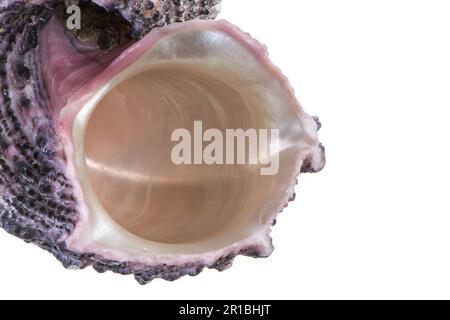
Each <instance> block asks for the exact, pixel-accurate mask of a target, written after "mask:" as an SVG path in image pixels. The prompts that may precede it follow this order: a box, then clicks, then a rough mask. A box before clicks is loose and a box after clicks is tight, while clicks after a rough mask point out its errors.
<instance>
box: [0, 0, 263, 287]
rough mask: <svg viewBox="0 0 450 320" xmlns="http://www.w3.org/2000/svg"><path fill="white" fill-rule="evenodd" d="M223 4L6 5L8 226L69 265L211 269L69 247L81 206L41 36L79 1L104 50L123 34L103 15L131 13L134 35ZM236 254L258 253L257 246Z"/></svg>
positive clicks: (0, 46)
mask: <svg viewBox="0 0 450 320" xmlns="http://www.w3.org/2000/svg"><path fill="white" fill-rule="evenodd" d="M219 2H220V0H185V1H181V0H163V1H125V0H95V1H62V0H50V1H42V0H32V1H13V0H7V1H2V2H1V3H0V90H1V97H0V167H1V171H0V195H1V197H0V227H2V228H3V229H4V230H6V231H7V232H8V233H10V234H13V235H15V236H17V237H19V238H21V239H23V240H25V241H26V242H30V243H34V244H36V245H38V246H39V247H41V248H43V249H45V250H48V251H49V252H51V253H52V254H53V255H54V256H55V257H56V258H57V259H58V260H59V261H61V263H62V264H63V265H64V266H65V267H66V268H84V267H86V266H89V265H92V266H93V267H94V268H95V270H97V271H98V272H105V271H108V270H110V271H113V272H117V273H120V274H134V276H135V278H136V280H137V281H138V282H139V283H141V284H145V283H147V282H149V281H151V280H153V279H154V278H162V279H166V280H175V279H178V278H179V277H181V276H183V275H196V274H198V273H199V272H201V270H202V269H203V268H204V267H205V266H203V265H202V264H201V263H192V264H186V265H183V266H168V265H160V266H145V265H142V264H133V263H129V262H118V261H111V260H106V259H103V258H102V257H101V256H98V255H95V254H92V253H82V254H80V253H76V252H72V251H70V250H68V248H67V247H66V245H65V239H66V238H67V237H68V236H69V235H70V234H71V233H72V232H73V230H74V228H75V227H76V224H77V218H78V216H79V214H78V206H77V199H75V197H74V194H73V188H72V185H71V182H70V181H69V180H68V179H67V178H66V176H65V166H66V159H65V155H64V152H63V151H62V147H61V142H60V140H59V138H58V134H57V129H56V118H57V115H58V114H57V111H58V110H55V106H54V105H52V103H51V102H52V99H51V95H52V92H49V88H47V87H46V85H45V83H46V82H45V79H44V78H45V75H44V74H43V72H42V67H41V66H42V65H43V64H44V65H45V61H41V59H42V57H41V54H40V50H39V41H40V39H41V33H42V30H43V28H44V27H45V26H46V25H47V24H48V23H49V21H50V20H51V19H52V17H55V16H57V15H63V14H64V12H65V8H66V7H67V6H68V5H71V4H78V5H80V6H84V8H87V7H91V9H92V8H94V9H93V10H91V9H89V10H90V11H89V12H90V17H91V19H92V20H91V21H85V23H86V24H87V26H90V27H91V28H92V32H94V33H95V32H99V35H97V36H96V37H95V39H96V40H97V41H98V42H97V43H96V44H97V45H98V47H99V49H98V50H99V52H100V53H101V50H102V49H110V48H109V47H110V44H113V45H114V44H115V43H114V41H109V40H111V39H108V37H114V34H117V33H113V34H111V33H108V32H107V31H108V29H104V28H102V25H101V23H100V24H98V23H96V21H95V20H96V19H99V18H100V17H99V16H98V14H100V15H102V14H105V15H106V14H113V15H115V16H116V17H117V16H120V17H121V19H124V21H125V23H124V26H125V25H126V24H128V25H129V28H128V29H126V30H125V31H126V32H127V34H126V36H127V37H129V38H130V39H131V40H130V41H132V39H135V40H138V39H140V38H141V37H143V36H144V35H146V34H147V33H148V32H150V31H151V30H152V29H153V28H155V27H161V26H164V25H166V24H169V23H176V22H182V21H185V20H191V19H209V18H214V17H215V16H216V14H217V8H216V5H217V4H218V3H219ZM105 20H106V21H108V20H107V19H105ZM61 23H62V22H61ZM102 32H103V34H102ZM77 36H78V35H77V34H71V35H68V37H77ZM113 40H114V39H113ZM104 43H106V44H107V45H104ZM108 44H109V45H108ZM91 53H92V52H91ZM101 56H102V55H101V54H99V55H94V64H96V65H97V66H98V68H97V69H95V70H96V72H98V71H100V70H101V66H102V65H106V64H107V63H108V62H109V60H106V61H104V60H102V59H101V58H100V57H101ZM112 56H114V55H112ZM48 58H50V57H48ZM90 58H92V56H91V57H90ZM95 59H97V60H95ZM91 60H92V59H91ZM84 80H85V79H80V80H79V83H75V82H73V83H71V86H72V88H75V89H76V88H77V87H79V86H80V85H82V83H83V81H84ZM62 102H64V101H62ZM236 254H247V255H253V256H254V255H256V254H255V250H253V249H252V248H249V249H246V250H242V251H241V252H239V253H236ZM236 254H231V255H229V256H227V257H224V258H222V259H219V261H217V263H216V264H215V265H213V266H210V267H212V268H217V269H219V270H221V269H224V268H225V267H227V266H228V265H229V264H230V263H231V261H232V258H233V257H234V256H235V255H236Z"/></svg>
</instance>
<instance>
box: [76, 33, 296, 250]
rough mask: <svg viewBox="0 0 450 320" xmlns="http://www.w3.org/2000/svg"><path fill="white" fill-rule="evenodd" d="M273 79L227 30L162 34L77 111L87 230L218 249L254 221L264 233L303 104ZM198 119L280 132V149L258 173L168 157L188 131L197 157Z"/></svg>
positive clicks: (292, 161)
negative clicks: (177, 136) (177, 135)
mask: <svg viewBox="0 0 450 320" xmlns="http://www.w3.org/2000/svg"><path fill="white" fill-rule="evenodd" d="M176 37H178V39H173V38H176ZM208 38H210V39H214V40H215V41H214V42H213V44H215V46H212V45H211V41H207V39H208ZM206 42H208V46H205V43H206ZM193 48H195V49H197V52H196V54H198V55H199V59H193V58H192V55H193V51H192V50H193ZM223 48H227V50H223ZM183 55H187V56H183ZM237 62H238V63H237ZM280 80H281V79H278V78H274V77H273V74H272V71H271V70H267V68H266V67H264V66H262V64H261V62H260V61H258V57H257V56H255V53H254V51H251V50H249V49H247V48H245V47H243V46H242V44H241V43H239V41H237V40H236V39H233V38H232V37H230V36H229V35H228V34H226V33H225V32H222V31H218V30H213V31H209V30H192V31H191V32H184V33H181V34H176V35H174V36H172V37H165V38H163V40H161V41H160V43H157V44H156V45H155V46H154V47H153V48H152V49H151V50H149V51H148V52H147V53H146V54H145V55H144V56H143V57H142V58H141V59H140V60H138V61H137V62H135V63H134V64H133V65H132V66H130V67H128V68H127V69H125V70H124V71H122V72H121V73H120V74H119V75H118V76H116V77H115V78H114V79H113V80H111V81H109V83H108V85H107V86H105V87H103V89H102V90H99V92H100V93H99V94H97V95H96V96H95V97H94V98H92V99H91V101H89V103H88V104H87V105H86V106H85V107H83V109H82V111H81V112H79V114H78V115H77V119H76V120H75V126H74V132H73V134H74V140H75V152H76V154H77V155H76V157H77V159H78V160H77V163H78V168H77V169H78V174H79V175H80V184H81V186H82V189H83V193H84V198H85V202H86V204H87V205H88V209H89V211H90V212H91V213H90V214H92V215H93V222H92V224H93V228H92V229H93V231H92V233H93V238H94V239H95V240H97V241H100V242H102V243H109V244H111V243H113V244H114V246H119V247H121V246H132V247H133V248H134V249H144V250H145V251H147V250H150V251H151V252H166V253H176V254H190V253H199V252H208V251H213V250H219V249H221V248H224V247H226V246H229V245H232V244H234V243H237V242H239V241H242V240H243V239H246V238H248V237H250V236H252V235H253V236H254V235H255V234H258V230H261V231H262V233H261V235H264V236H263V237H265V236H266V231H265V228H266V227H267V225H268V224H270V223H271V221H270V219H271V218H272V217H273V216H274V214H275V213H277V212H278V211H279V210H280V209H281V208H282V207H283V205H284V204H285V202H286V201H287V199H288V198H289V196H290V195H291V194H290V193H291V192H292V183H293V180H294V177H295V175H296V174H297V172H296V170H297V169H298V168H297V166H298V163H297V161H296V159H297V158H298V157H299V152H300V148H301V144H299V142H301V141H302V124H301V122H300V121H299V106H298V104H297V102H296V100H294V99H292V94H291V92H289V91H287V89H286V88H285V86H284V85H285V84H284V83H283V81H280ZM194 121H201V122H202V130H203V131H202V134H203V133H204V132H205V131H206V130H208V129H218V130H219V131H220V132H222V133H224V136H226V134H225V132H226V130H227V129H244V130H247V129H255V130H259V129H269V130H270V129H277V130H279V148H278V149H276V150H275V149H273V150H271V152H272V155H274V154H276V155H277V157H278V161H279V171H278V173H277V174H274V175H261V171H260V169H261V167H262V166H263V165H262V164H260V163H258V164H250V161H247V162H246V164H243V165H242V164H233V165H226V164H224V165H222V164H214V165H208V164H191V165H186V164H184V165H177V164H175V163H174V162H173V161H172V158H171V154H172V151H173V148H174V146H175V145H176V144H177V142H174V141H172V139H171V135H172V133H173V132H174V130H176V129H187V130H188V131H189V132H190V133H191V138H192V140H191V141H192V144H191V146H192V148H191V152H192V159H194V152H195V148H196V146H195V142H194V141H195V140H196V139H197V138H198V136H197V138H196V133H195V130H194ZM200 139H201V138H200ZM208 144H209V143H208V142H203V143H200V148H201V149H202V150H205V147H206V146H207V145H208ZM225 148H226V147H225V146H224V150H225ZM247 156H248V153H247ZM224 158H225V155H224ZM246 159H249V158H248V157H247V158H246ZM193 162H194V161H193ZM108 219H109V220H110V222H111V223H110V224H109V227H107V226H108V223H107V221H108ZM100 221H101V222H100ZM117 230H126V231H127V232H128V236H126V235H124V234H120V232H118V231H117ZM130 235H131V237H130ZM127 237H128V238H127ZM130 238H132V239H130ZM264 241H266V240H264ZM267 245H268V246H269V244H267Z"/></svg>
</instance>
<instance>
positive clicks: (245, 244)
mask: <svg viewBox="0 0 450 320" xmlns="http://www.w3.org/2000/svg"><path fill="white" fill-rule="evenodd" d="M187 29H189V30H192V29H197V30H216V31H219V32H223V33H225V34H227V35H228V36H230V37H231V38H233V39H234V40H237V41H238V42H239V43H240V44H241V45H242V46H243V47H244V48H246V49H247V50H248V52H249V53H250V54H251V55H253V56H254V58H255V59H256V60H258V61H259V63H260V64H261V66H262V67H263V68H265V69H266V70H268V71H269V72H270V73H271V75H272V76H273V78H274V79H277V80H278V81H279V82H280V84H281V86H282V87H284V88H285V90H287V92H288V95H289V96H290V99H291V100H292V104H293V105H296V106H297V108H298V110H297V111H298V114H299V115H301V117H302V118H304V119H305V122H306V126H305V127H306V130H307V131H308V135H309V136H310V137H311V140H312V143H311V147H310V148H309V149H308V150H305V152H303V153H301V154H299V156H298V158H297V159H296V165H295V167H296V170H295V172H294V173H293V175H292V177H291V181H292V183H291V185H290V187H289V188H288V190H286V196H285V198H284V199H282V201H280V206H279V208H277V210H275V211H274V213H273V215H271V216H270V217H269V218H268V219H266V221H261V230H260V231H258V232H255V233H254V234H253V235H252V236H250V237H248V238H246V239H243V240H242V241H239V242H238V243H234V244H231V245H229V246H227V247H225V248H223V249H221V250H215V251H212V252H208V254H207V255H205V254H204V253H201V254H195V253H193V254H184V255H180V254H176V255H175V259H174V255H172V254H166V255H159V256H158V258H157V261H150V260H149V256H148V255H147V254H146V253H143V252H138V251H136V252H134V253H133V257H132V261H134V262H135V263H145V264H149V263H171V264H179V265H181V264H184V263H186V262H192V261H196V260H197V261H202V262H203V263H204V264H205V265H211V264H213V263H214V262H215V261H217V259H219V258H220V257H223V256H225V255H227V254H229V253H236V254H238V253H239V252H241V251H242V250H244V249H245V248H254V251H255V252H256V253H255V254H254V255H256V256H261V257H266V256H268V255H270V253H271V252H272V251H273V246H272V241H271V238H270V235H269V234H270V231H271V227H272V222H273V221H274V220H275V219H276V217H277V215H278V213H279V212H280V211H282V209H283V208H284V207H285V206H286V204H287V203H288V202H289V201H290V200H291V199H292V197H293V194H294V188H295V185H296V177H297V175H298V174H299V173H300V172H301V171H302V168H303V167H304V164H305V161H307V162H309V163H310V166H312V167H313V168H314V170H315V171H319V170H320V169H321V168H322V167H323V165H324V163H325V158H324V153H323V149H322V147H321V145H320V144H319V142H318V140H317V133H316V132H317V129H318V126H317V123H316V122H315V121H314V120H313V119H312V118H309V116H307V115H306V114H304V112H303V110H302V107H301V106H300V104H299V103H298V102H297V100H296V98H295V93H294V90H293V89H292V87H291V86H290V84H289V82H288V80H287V78H286V77H285V76H284V75H283V74H282V73H281V71H280V69H278V68H277V67H276V66H274V65H273V64H272V62H271V61H270V60H269V57H268V53H267V49H266V47H265V46H263V45H261V44H260V43H259V42H258V41H257V40H255V39H253V38H251V37H250V35H248V34H245V33H243V32H242V31H241V30H240V29H239V28H238V27H235V26H234V25H232V24H230V23H228V22H226V21H224V20H219V21H189V22H184V23H181V24H173V25H169V26H165V27H163V28H159V29H156V30H154V31H152V32H151V33H150V34H148V35H147V36H146V37H144V38H143V39H142V40H141V41H139V42H137V43H136V44H134V45H132V46H131V47H129V48H128V49H126V50H125V51H124V52H123V53H122V54H120V55H119V56H118V57H117V59H116V60H114V61H113V62H112V63H111V65H110V66H109V67H107V68H106V69H105V70H104V71H103V72H102V73H101V74H100V75H98V76H97V77H95V78H94V79H93V80H92V81H90V82H89V83H87V84H86V85H85V86H83V87H82V88H80V90H78V91H77V93H75V95H74V96H73V97H72V98H71V99H70V100H69V102H68V103H67V104H66V106H65V107H64V108H63V109H62V111H61V113H60V118H59V125H60V128H61V134H62V139H63V140H64V142H65V143H64V148H65V152H66V155H67V156H68V160H69V161H68V162H69V164H68V166H69V172H70V174H69V175H70V176H71V177H70V178H71V179H72V181H86V177H82V176H80V172H83V166H84V165H85V164H84V163H83V161H84V159H81V158H79V157H78V158H77V153H78V152H79V150H77V149H76V148H77V147H76V146H77V145H80V144H81V145H82V144H83V142H82V141H81V140H80V141H78V143H77V142H76V141H74V137H75V139H77V138H78V139H82V138H83V135H80V134H79V132H77V130H81V132H82V131H83V128H82V127H81V128H80V127H78V128H77V127H76V123H77V121H76V118H77V117H79V116H80V114H82V113H85V115H84V119H85V120H86V119H88V118H89V112H88V110H89V109H90V112H92V110H93V109H94V108H95V104H96V103H97V102H98V101H99V100H100V99H101V98H102V97H103V96H104V95H106V94H107V92H108V90H110V89H111V87H112V86H114V85H115V84H117V83H119V82H120V81H122V80H123V77H121V74H122V73H123V72H124V71H125V70H127V69H133V68H136V66H138V65H139V61H140V60H141V59H142V57H144V56H145V55H146V53H147V52H149V51H151V50H152V48H153V47H154V46H155V45H156V44H158V43H159V42H160V41H162V40H163V39H164V38H166V37H169V36H170V35H172V34H175V33H178V32H183V31H184V30H187ZM131 75H132V72H131V73H129V74H128V76H131ZM111 79H112V80H111ZM86 106H90V108H86ZM84 123H86V122H84ZM76 137H77V138H76ZM80 154H82V153H80ZM80 168H81V170H80ZM85 183H86V184H85V185H84V186H86V185H89V184H88V183H87V182H85ZM75 190H76V197H77V198H78V199H81V201H80V202H81V206H82V207H81V208H80V212H81V216H80V220H79V221H78V224H77V228H76V230H75V232H74V233H73V234H72V235H70V236H69V237H68V238H67V239H66V243H67V246H68V248H69V249H70V250H73V251H75V252H94V253H100V254H101V255H102V256H103V257H105V258H107V259H113V260H123V259H125V258H126V259H129V256H127V257H124V256H122V255H121V254H120V252H119V251H117V250H115V249H108V248H106V247H105V245H104V243H101V242H98V241H97V240H96V239H94V238H93V237H92V236H91V234H90V233H89V229H90V226H91V223H92V217H91V216H90V214H89V208H87V207H85V204H86V197H85V187H83V188H82V187H81V186H80V185H75ZM115 227H117V225H116V226H115ZM80 231H81V232H80ZM121 231H123V232H124V234H127V232H126V230H121ZM86 232H87V233H86ZM128 235H129V236H130V238H134V236H133V235H130V234H128ZM134 240H137V239H134ZM170 247H171V246H170V245H169V246H166V248H170ZM169 251H170V250H169ZM155 259H156V258H155Z"/></svg>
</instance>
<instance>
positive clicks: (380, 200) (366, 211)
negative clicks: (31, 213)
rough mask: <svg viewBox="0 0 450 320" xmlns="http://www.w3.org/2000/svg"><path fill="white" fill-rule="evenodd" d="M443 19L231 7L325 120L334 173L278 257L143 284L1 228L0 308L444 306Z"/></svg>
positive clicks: (306, 200)
mask: <svg viewBox="0 0 450 320" xmlns="http://www.w3.org/2000/svg"><path fill="white" fill-rule="evenodd" d="M449 17H450V3H449V2H448V1H444V0H442V1H437V0H427V1H425V0H422V1H414V0H404V1H401V0H377V1H369V0H353V1H350V0H340V1H335V0H328V1H325V0H314V1H312V0H309V1H299V0H276V1H269V0H245V1H242V0H224V6H223V13H222V14H221V18H223V19H227V20H230V21H231V22H233V23H235V24H237V25H238V26H240V27H241V28H242V29H243V30H245V31H248V32H250V33H251V34H252V35H253V36H254V37H256V38H257V39H259V40H261V41H262V42H264V43H266V44H267V46H268V47H269V51H270V54H271V57H272V59H273V61H274V62H275V64H277V65H278V66H280V67H281V68H282V70H283V71H284V73H285V74H286V75H287V76H288V77H289V78H290V80H291V83H292V85H293V86H294V88H296V90H297V95H298V98H299V99H300V101H301V102H302V104H303V106H304V108H305V109H306V111H307V112H309V113H310V114H314V115H319V116H320V118H321V120H322V122H323V129H322V131H321V140H322V142H323V143H324V145H325V146H326V147H327V158H328V164H327V166H326V168H325V170H324V171H323V172H321V173H319V174H315V175H303V176H301V179H300V184H299V187H298V189H297V192H298V198H297V200H296V201H295V202H294V203H292V204H291V205H290V206H289V208H288V209H287V210H285V211H284V212H283V214H282V215H281V216H280V219H279V222H278V224H277V226H276V228H275V230H274V232H273V234H272V235H273V237H274V243H275V246H276V250H275V252H274V254H273V255H272V256H271V257H270V258H269V259H261V260H254V259H250V258H243V257H240V258H238V259H237V260H236V261H235V265H234V267H233V268H231V269H230V270H228V271H225V272H223V273H219V272H217V271H211V270H208V271H205V272H203V273H202V274H201V275H200V276H198V277H195V278H191V277H186V278H182V279H181V280H178V281H176V282H174V283H169V282H165V281H162V280H156V281H154V282H153V283H151V284H150V285H147V286H144V287H143V286H140V285H138V284H137V283H136V282H135V281H134V280H133V278H132V277H124V276H120V275H114V274H111V273H107V274H103V275H100V274H97V273H96V272H94V271H93V270H92V269H87V270H84V271H68V270H65V269H63V268H62V267H61V266H60V264H59V263H58V262H57V261H56V260H55V259H54V258H53V257H52V256H50V254H48V253H45V252H44V251H42V250H40V249H38V248H36V247H34V246H32V245H26V244H25V243H23V242H22V241H21V240H18V239H16V238H14V237H12V236H9V235H6V233H5V232H4V231H0V252H1V256H0V259H1V264H0V297H1V298H130V299H131V298H138V299H139V298H146V299H176V298H181V299H197V298H206V299H215V298H223V299H231V298H233V299H240V298H245V299H252V298H253V299H260V298H261V299H262V298H268V299H271V298H274V299H277V298H298V299H300V298H306V299H315V298H344V299H347V298H363V299H364V298H450V256H449V255H450V248H449V247H450V205H449V194H448V193H449V183H450V174H449V173H450V172H449V165H450V153H449V143H448V140H447V139H448V138H449V136H450V135H449V129H448V126H449V121H450V111H449V110H450V19H449ZM224 49H225V48H224Z"/></svg>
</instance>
